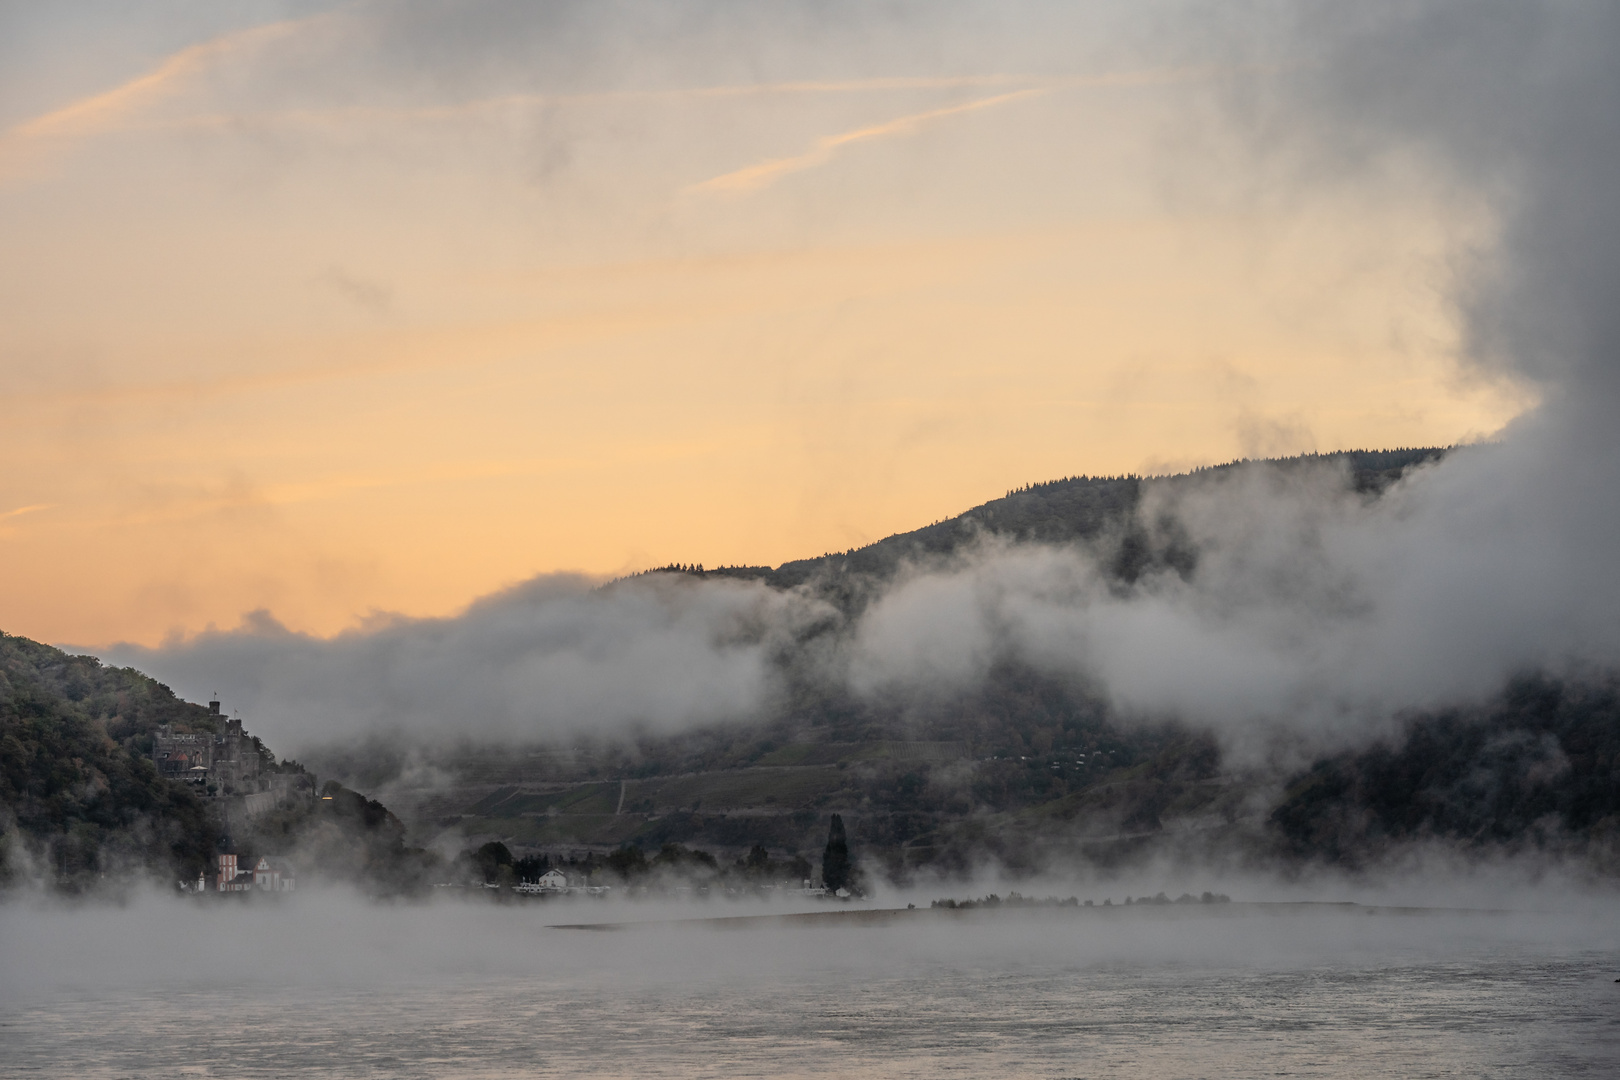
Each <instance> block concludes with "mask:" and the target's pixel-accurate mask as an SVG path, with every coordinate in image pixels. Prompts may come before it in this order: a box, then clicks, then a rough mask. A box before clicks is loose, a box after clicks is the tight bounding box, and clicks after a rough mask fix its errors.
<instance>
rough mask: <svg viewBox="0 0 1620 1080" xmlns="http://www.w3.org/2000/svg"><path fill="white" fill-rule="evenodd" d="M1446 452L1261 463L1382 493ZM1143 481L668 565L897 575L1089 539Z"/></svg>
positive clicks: (1049, 492) (1123, 515) (1057, 488)
mask: <svg viewBox="0 0 1620 1080" xmlns="http://www.w3.org/2000/svg"><path fill="white" fill-rule="evenodd" d="M1445 453H1446V450H1445V449H1444V448H1440V447H1419V448H1412V449H1400V450H1345V451H1339V452H1336V453H1331V454H1306V455H1302V456H1299V457H1291V458H1275V459H1269V460H1267V461H1265V462H1263V464H1266V465H1270V466H1272V467H1275V468H1281V469H1297V468H1305V467H1310V466H1312V465H1323V464H1340V463H1342V464H1343V466H1344V467H1345V468H1346V470H1347V472H1348V479H1349V482H1350V484H1351V485H1352V486H1353V487H1354V488H1355V489H1356V490H1357V491H1361V492H1368V493H1372V492H1377V491H1381V490H1382V489H1383V488H1385V487H1387V486H1388V485H1389V484H1391V483H1393V482H1394V481H1395V480H1397V479H1399V478H1400V476H1401V475H1402V474H1403V473H1404V472H1405V471H1406V470H1407V469H1410V468H1412V467H1413V466H1415V465H1420V464H1423V463H1424V462H1429V461H1436V460H1438V459H1439V458H1440V457H1441V456H1443V455H1444V454H1445ZM1251 464H1256V462H1252V461H1248V460H1244V461H1234V462H1229V463H1228V464H1225V465H1215V466H1211V467H1209V468H1204V469H1195V470H1193V471H1192V472H1189V473H1184V474H1181V475H1180V476H1175V477H1166V478H1163V481H1162V482H1165V483H1177V482H1185V481H1187V480H1190V479H1194V478H1200V477H1207V476H1210V475H1213V474H1217V473H1222V472H1226V471H1229V470H1232V469H1236V468H1239V467H1242V466H1245V465H1251ZM1150 482H1155V481H1149V480H1145V479H1144V478H1142V477H1139V476H1072V477H1067V478H1065V479H1062V480H1051V481H1048V482H1046V483H1043V484H1031V485H1029V486H1028V487H1024V488H1020V489H1018V490H1016V491H1009V492H1008V493H1007V494H1006V495H1005V496H1004V497H1002V498H1000V499H993V500H991V501H990V502H987V503H984V504H983V505H981V506H975V507H974V508H973V509H971V510H968V511H966V512H964V513H961V514H958V515H957V516H956V517H953V518H947V519H946V520H944V521H938V522H935V523H934V524H932V525H926V526H924V527H923V528H920V529H914V530H912V531H911V532H904V533H896V534H895V535H894V536H889V537H886V538H884V539H882V540H879V541H877V542H876V543H872V544H868V545H866V546H865V547H859V548H852V549H850V550H848V551H844V552H829V553H828V554H825V555H820V556H817V557H815V558H810V559H796V560H794V561H792V562H787V563H783V564H782V565H781V566H778V567H775V568H772V567H768V566H735V567H720V568H718V569H713V570H701V569H699V568H697V567H684V566H671V567H664V568H662V569H664V570H666V571H667V570H675V571H686V572H693V573H702V574H703V575H704V576H706V577H708V576H714V577H743V578H752V579H758V580H762V581H764V582H765V583H767V584H769V585H774V586H777V587H779V588H790V587H792V586H794V585H800V584H803V583H805V582H808V581H811V580H815V579H823V580H825V579H837V578H840V577H866V578H873V579H883V578H887V577H889V576H891V575H892V574H894V572H895V571H896V570H897V569H898V568H899V566H900V564H901V563H902V562H904V561H906V560H908V559H912V560H914V559H918V558H920V557H928V556H940V555H949V554H951V553H953V552H955V551H957V550H958V549H960V548H962V547H963V546H964V545H966V544H969V543H972V542H974V541H975V540H978V539H979V538H981V537H982V536H983V535H985V534H989V535H993V536H999V537H1005V538H1006V539H1009V540H1018V541H1036V542H1040V543H1065V542H1070V541H1075V540H1091V539H1095V538H1097V537H1099V536H1101V535H1103V534H1104V533H1105V532H1106V531H1107V530H1108V529H1110V528H1111V527H1117V526H1121V525H1123V524H1124V523H1126V522H1127V521H1128V519H1129V518H1130V515H1131V513H1132V511H1134V510H1135V509H1136V507H1137V504H1138V502H1139V501H1140V499H1141V496H1142V488H1143V485H1144V484H1145V483H1150ZM1125 557H1126V563H1125V564H1124V565H1122V566H1121V567H1120V569H1121V570H1122V571H1124V572H1125V573H1126V574H1127V576H1128V575H1129V573H1130V571H1131V569H1132V567H1131V565H1130V563H1129V559H1130V557H1131V556H1130V552H1129V547H1128V545H1127V548H1126V554H1125Z"/></svg>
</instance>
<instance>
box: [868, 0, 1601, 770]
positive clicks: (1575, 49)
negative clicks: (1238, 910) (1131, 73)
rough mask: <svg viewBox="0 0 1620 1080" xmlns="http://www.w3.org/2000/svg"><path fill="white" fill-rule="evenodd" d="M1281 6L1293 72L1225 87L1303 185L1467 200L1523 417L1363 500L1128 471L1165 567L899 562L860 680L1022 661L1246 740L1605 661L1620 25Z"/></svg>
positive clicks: (951, 674)
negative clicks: (1186, 555) (1438, 179)
mask: <svg viewBox="0 0 1620 1080" xmlns="http://www.w3.org/2000/svg"><path fill="white" fill-rule="evenodd" d="M1302 10H1303V12H1304V17H1303V18H1302V19H1301V21H1300V23H1299V28H1300V32H1301V34H1302V35H1303V36H1302V38H1301V39H1300V40H1299V41H1296V42H1294V43H1293V46H1292V47H1293V48H1294V49H1295V50H1296V51H1297V52H1299V53H1312V54H1314V56H1315V58H1316V60H1315V62H1314V63H1311V64H1300V65H1290V66H1278V67H1277V68H1275V69H1273V70H1272V71H1270V72H1268V73H1266V74H1264V75H1263V76H1262V77H1260V78H1259V79H1258V80H1253V81H1251V82H1249V84H1248V85H1247V86H1246V87H1245V88H1244V92H1243V94H1242V95H1241V96H1239V97H1237V98H1236V99H1237V100H1240V101H1241V102H1243V104H1242V106H1241V108H1240V109H1239V111H1238V112H1237V113H1236V116H1237V119H1238V121H1239V124H1240V125H1241V126H1248V127H1249V129H1250V130H1251V131H1252V132H1253V133H1254V134H1255V135H1256V136H1257V138H1256V140H1255V146H1254V150H1255V153H1256V161H1257V164H1258V163H1260V162H1264V161H1266V160H1267V158H1268V157H1269V158H1271V159H1272V161H1273V163H1275V161H1276V160H1282V161H1284V162H1286V165H1285V166H1284V169H1283V170H1282V175H1283V178H1284V180H1285V182H1286V184H1288V185H1292V186H1294V187H1296V188H1297V187H1298V186H1300V185H1319V184H1342V183H1356V182H1358V181H1359V180H1360V179H1361V178H1364V177H1366V176H1369V175H1371V174H1373V173H1376V172H1377V170H1379V169H1380V168H1383V167H1386V165H1387V163H1388V161H1389V160H1390V159H1391V158H1392V157H1393V156H1396V155H1406V156H1408V157H1411V156H1416V157H1420V158H1422V159H1424V160H1426V161H1427V162H1429V165H1430V167H1431V168H1434V169H1435V170H1436V171H1437V172H1439V173H1440V174H1441V175H1443V176H1444V177H1446V178H1447V179H1446V182H1449V183H1452V184H1455V185H1458V186H1459V187H1464V186H1466V187H1467V188H1469V189H1471V190H1474V191H1480V190H1483V193H1484V194H1485V195H1486V196H1488V197H1489V199H1490V201H1491V203H1492V205H1493V206H1494V208H1495V210H1496V212H1497V213H1498V215H1499V220H1500V226H1499V233H1498V236H1499V239H1498V241H1497V243H1496V244H1495V245H1494V246H1493V247H1491V248H1489V249H1487V250H1482V251H1478V252H1474V253H1472V254H1471V256H1470V257H1469V258H1467V259H1465V260H1463V262H1462V266H1461V270H1460V271H1459V273H1458V275H1457V277H1456V279H1455V283H1454V295H1455V301H1456V307H1457V310H1458V313H1459V317H1460V318H1461V319H1462V321H1463V324H1464V326H1465V329H1466V340H1467V342H1468V353H1467V357H1468V359H1469V360H1470V361H1471V362H1472V363H1473V364H1475V365H1477V366H1478V367H1480V368H1482V369H1485V370H1488V371H1493V372H1494V371H1501V370H1504V369H1505V370H1508V371H1511V372H1512V373H1514V374H1516V375H1518V376H1520V377H1522V378H1525V379H1528V380H1531V381H1532V382H1534V383H1535V384H1537V385H1538V386H1540V387H1541V388H1542V389H1543V392H1544V401H1543V404H1542V405H1541V406H1540V407H1539V408H1537V409H1536V410H1535V411H1533V412H1532V413H1530V414H1528V415H1526V416H1525V417H1523V418H1521V420H1519V421H1518V422H1516V423H1515V424H1514V425H1512V426H1511V427H1510V429H1509V430H1508V431H1507V432H1506V433H1505V434H1504V436H1503V438H1502V440H1501V441H1500V444H1499V445H1493V446H1480V447H1473V448H1467V449H1465V450H1462V451H1458V452H1455V453H1453V454H1451V455H1450V456H1449V457H1448V458H1447V459H1446V460H1445V461H1444V462H1443V463H1441V464H1439V465H1437V466H1432V467H1428V468H1424V469H1421V470H1419V471H1418V472H1417V473H1416V474H1415V475H1413V476H1411V477H1409V478H1408V479H1407V480H1405V481H1404V482H1403V483H1401V484H1400V485H1398V486H1397V487H1396V488H1394V489H1393V490H1392V491H1390V492H1389V493H1388V494H1387V495H1385V496H1384V497H1383V498H1382V499H1381V500H1378V501H1377V502H1375V503H1372V504H1368V503H1367V501H1366V500H1365V499H1363V498H1362V497H1361V496H1359V495H1357V494H1355V493H1354V492H1353V491H1351V490H1350V489H1349V487H1348V486H1347V485H1346V483H1345V478H1344V477H1342V476H1340V475H1337V474H1336V473H1335V472H1334V471H1333V470H1331V469H1306V470H1288V471H1283V470H1276V469H1272V468H1268V467H1264V466H1256V467H1251V468H1248V469H1242V470H1235V471H1231V472H1226V473H1219V474H1206V475H1205V476H1203V477H1193V478H1187V479H1181V480H1174V481H1158V482H1153V483H1150V484H1149V485H1147V488H1146V491H1147V494H1146V496H1145V499H1144V504H1143V506H1142V508H1141V510H1140V512H1139V514H1138V524H1139V525H1140V526H1141V527H1142V528H1143V529H1145V530H1147V531H1148V532H1149V533H1150V534H1151V533H1153V532H1154V531H1155V530H1158V531H1159V532H1161V533H1163V532H1164V531H1165V530H1166V529H1167V528H1169V527H1173V528H1174V529H1175V530H1177V532H1178V535H1179V536H1180V538H1181V541H1182V542H1183V543H1186V544H1189V545H1190V546H1191V547H1192V548H1193V549H1194V550H1196V552H1197V565H1196V569H1195V571H1194V572H1193V573H1192V574H1191V575H1190V577H1187V578H1185V579H1184V578H1183V577H1182V576H1181V575H1180V574H1178V573H1174V572H1168V571H1166V572H1161V573H1156V574H1151V575H1149V576H1147V577H1146V578H1144V579H1142V580H1140V581H1138V582H1136V583H1135V584H1133V585H1131V586H1130V587H1128V588H1123V587H1121V586H1120V584H1119V583H1118V582H1117V581H1113V580H1110V579H1109V578H1108V577H1107V576H1106V575H1105V574H1104V573H1103V572H1102V570H1101V567H1100V561H1099V559H1100V556H1099V555H1098V554H1096V553H1093V552H1090V551H1086V550H1079V549H1060V548H1049V547H1040V546H1017V545H1013V546H1004V545H988V546H986V547H985V548H983V549H981V550H980V551H978V552H977V553H975V554H974V555H973V556H972V557H971V558H968V559H966V560H964V561H962V562H961V563H959V564H956V565H953V566H948V567H944V568H938V567H936V568H928V569H921V570H919V571H918V572H916V573H915V574H913V575H912V576H911V577H910V578H909V579H907V580H906V581H904V582H903V583H902V584H901V585H900V586H899V587H898V588H896V589H895V590H894V591H892V592H891V593H890V594H889V595H887V596H885V597H884V598H883V599H882V600H881V601H879V602H878V603H877V604H876V605H875V606H874V607H873V609H872V611H871V613H870V614H869V615H868V617H867V618H866V620H865V621H864V622H863V624H862V625H861V627H860V628H859V631H858V634H857V642H856V647H855V650H854V655H855V658H856V659H855V661H854V665H853V668H852V670H853V671H854V672H855V673H856V679H857V682H858V683H859V684H860V685H861V686H862V687H863V688H864V689H865V690H866V691H867V692H868V693H872V694H891V695H892V694H897V693H910V694H917V693H926V692H928V691H929V690H930V689H933V688H938V687H940V686H941V685H951V684H957V685H960V684H962V683H964V682H972V681H973V680H975V679H977V678H978V677H980V676H981V675H982V674H983V673H984V672H985V671H986V670H988V667H989V665H990V664H992V663H994V662H996V661H997V660H999V659H1006V658H1014V659H1018V660H1021V661H1023V662H1026V663H1031V664H1033V665H1035V666H1037V667H1039V668H1042V669H1045V670H1049V671H1055V672H1060V673H1067V674H1069V675H1071V676H1073V677H1076V678H1081V679H1084V680H1086V681H1087V683H1088V684H1089V685H1091V686H1092V687H1094V688H1096V689H1099V690H1101V692H1103V693H1105V694H1106V695H1107V696H1108V697H1109V698H1110V699H1111V700H1113V701H1114V703H1115V704H1116V705H1117V706H1118V707H1119V709H1120V710H1121V711H1122V712H1124V713H1125V714H1126V715H1136V716H1143V717H1150V718H1166V717H1173V718H1177V719H1181V720H1184V721H1187V722H1190V723H1195V724H1208V725H1212V726H1214V727H1215V728H1217V729H1218V730H1220V731H1222V732H1223V733H1224V734H1225V735H1226V736H1227V737H1228V740H1229V742H1230V743H1231V744H1233V745H1237V746H1240V747H1241V746H1247V747H1249V748H1250V749H1256V750H1257V749H1260V748H1262V747H1263V744H1265V743H1266V742H1267V741H1268V740H1270V739H1272V738H1274V737H1276V736H1278V735H1292V736H1304V737H1306V738H1307V740H1309V741H1312V742H1314V743H1315V744H1316V745H1321V744H1323V743H1325V742H1326V743H1332V742H1344V741H1354V740H1359V739H1364V738H1366V737H1367V736H1368V735H1369V734H1370V733H1379V732H1384V731H1387V730H1389V724H1390V720H1391V718H1392V717H1393V716H1394V715H1395V714H1396V713H1398V712H1399V711H1400V710H1402V709H1408V708H1414V707H1432V706H1441V705H1446V704H1452V703H1463V702H1466V701H1469V700H1472V699H1477V698H1480V697H1483V696H1486V695H1489V694H1492V693H1494V692H1496V691H1497V690H1499V689H1500V687H1501V686H1502V684H1503V682H1504V680H1506V679H1508V678H1510V677H1512V676H1513V675H1515V674H1518V673H1521V672H1525V671H1529V670H1538V669H1539V670H1547V671H1551V672H1554V673H1574V674H1581V673H1584V672H1589V671H1591V670H1593V669H1594V668H1596V669H1608V670H1613V669H1614V668H1615V667H1616V666H1620V562H1617V561H1616V559H1615V558H1614V544H1613V538H1614V537H1615V536H1616V535H1620V500H1616V499H1615V498H1614V497H1613V493H1614V492H1615V491H1616V490H1620V428H1617V427H1616V425H1615V423H1614V419H1613V418H1614V417H1615V416H1616V415H1620V314H1617V312H1620V308H1617V306H1616V305H1615V303H1614V300H1613V298H1614V296H1615V295H1616V293H1617V292H1620V195H1617V193H1620V109H1617V108H1615V105H1616V103H1617V102H1620V69H1617V68H1616V67H1615V65H1614V64H1613V63H1612V62H1611V61H1610V59H1609V48H1608V46H1610V45H1612V43H1613V42H1615V41H1616V40H1620V11H1617V9H1615V8H1613V7H1612V6H1609V5H1600V4H1551V3H1548V4H1473V3H1440V4H1430V5H1425V6H1423V7H1421V8H1416V9H1414V8H1411V7H1410V6H1408V5H1371V6H1360V5H1358V6H1357V9H1356V11H1355V12H1354V13H1353V14H1350V13H1346V12H1345V11H1344V9H1342V8H1338V7H1321V8H1314V7H1309V6H1307V7H1306V8H1304V9H1302ZM1600 43H1601V44H1600ZM1288 434H1289V437H1290V438H1303V437H1305V435H1304V433H1303V432H1300V433H1288ZM1160 539H1161V542H1163V541H1164V540H1165V539H1166V538H1165V537H1163V536H1161V538H1160ZM1105 554H1106V553H1105Z"/></svg>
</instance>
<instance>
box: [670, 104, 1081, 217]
mask: <svg viewBox="0 0 1620 1080" xmlns="http://www.w3.org/2000/svg"><path fill="white" fill-rule="evenodd" d="M1049 92H1050V91H1049V90H1048V88H1046V87H1032V88H1030V89H1027V90H1014V91H1013V92H1012V93H1009V94H997V95H996V96H994V97H988V98H981V99H979V100H978V101H969V102H967V103H965V104H962V105H950V106H947V107H945V108H943V109H930V110H929V111H928V112H920V113H913V114H911V115H910V116H902V117H899V118H897V119H894V120H889V121H886V122H885V123H882V124H873V125H871V126H870V127H863V128H856V129H855V130H854V131H845V132H843V133H841V134H838V135H828V136H826V137H825V138H823V139H820V140H819V141H817V143H816V145H815V147H814V148H812V149H811V150H809V151H808V152H806V153H803V154H799V155H798V156H796V157H789V158H774V159H772V160H770V161H762V162H760V163H759V164H757V165H749V166H747V167H746V168H742V169H738V170H736V171H735V172H729V173H726V174H724V175H723V176H716V177H714V178H713V179H712V180H705V181H703V182H702V183H701V184H694V185H693V186H692V187H690V188H688V189H687V190H688V191H702V192H711V191H712V192H735V193H741V192H747V191H758V190H759V189H761V188H764V187H769V186H770V185H771V184H774V183H775V182H776V181H777V180H779V179H780V178H781V177H783V176H786V175H787V174H788V173H795V172H802V171H803V170H805V169H813V168H815V167H816V166H818V165H824V164H826V163H827V162H828V161H829V160H831V158H832V156H833V154H834V153H835V152H837V151H838V150H839V149H840V148H842V147H845V146H848V145H849V144H851V143H857V142H869V141H871V140H874V139H887V138H891V137H893V136H897V135H909V134H911V133H912V132H914V131H916V130H917V129H918V128H920V127H922V126H923V125H924V124H927V123H929V122H931V121H934V120H941V119H944V118H945V117H947V116H957V115H960V114H962V113H970V112H978V111H979V110H980V109H989V108H993V107H995V106H997V105H1005V104H1007V103H1008V102H1012V101H1019V100H1021V99H1023V98H1029V97H1036V96H1038V95H1041V94H1046V93H1049Z"/></svg>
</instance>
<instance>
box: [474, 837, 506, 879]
mask: <svg viewBox="0 0 1620 1080" xmlns="http://www.w3.org/2000/svg"><path fill="white" fill-rule="evenodd" d="M472 865H473V869H474V870H475V871H477V872H478V873H479V874H480V875H481V876H482V877H483V879H484V880H485V881H499V880H500V878H501V871H502V870H503V869H507V870H508V874H507V876H511V873H510V870H509V869H508V868H510V867H511V865H512V851H511V849H510V848H508V847H507V846H506V845H505V844H503V843H501V842H500V841H499V840H491V841H490V842H489V843H487V844H485V845H484V846H483V847H481V848H479V849H478V850H477V851H475V852H473V855H472Z"/></svg>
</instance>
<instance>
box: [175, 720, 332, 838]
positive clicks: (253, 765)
mask: <svg viewBox="0 0 1620 1080" xmlns="http://www.w3.org/2000/svg"><path fill="white" fill-rule="evenodd" d="M208 712H209V715H210V716H211V717H219V720H220V726H219V728H218V730H216V731H213V732H208V731H198V732H189V731H175V730H174V728H173V726H172V725H169V724H165V725H163V726H162V727H160V728H158V730H157V733H156V734H155V735H153V737H152V764H154V765H156V766H157V770H158V774H159V775H160V776H165V777H168V778H169V779H171V780H183V781H186V782H187V783H192V784H196V785H197V786H198V787H199V788H201V789H202V791H199V792H198V794H203V793H206V796H207V797H208V798H209V801H210V803H211V804H212V806H213V810H214V812H215V813H216V814H218V816H219V818H220V821H221V823H222V824H223V825H224V826H225V827H226V829H227V830H232V829H236V828H239V827H240V826H242V825H244V824H245V823H247V822H248V821H251V820H252V819H254V818H257V817H259V816H260V815H261V814H265V813H268V812H269V811H271V810H274V809H275V808H276V807H277V806H281V805H283V804H285V803H291V802H296V801H299V800H306V801H307V800H310V799H313V798H314V797H315V779H314V777H312V776H309V775H308V774H306V773H304V772H301V771H293V772H282V771H279V770H275V769H274V768H273V766H274V764H275V758H274V756H273V755H270V754H269V752H268V751H266V750H265V749H264V745H263V744H262V743H261V742H259V740H258V739H256V738H254V737H253V736H252V735H249V734H248V733H247V732H246V731H245V730H244V729H243V727H242V721H241V720H240V719H239V718H235V717H228V716H224V715H223V714H222V713H221V712H220V710H219V702H217V701H210V702H209V703H208ZM267 766H270V767H268V768H267Z"/></svg>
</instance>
